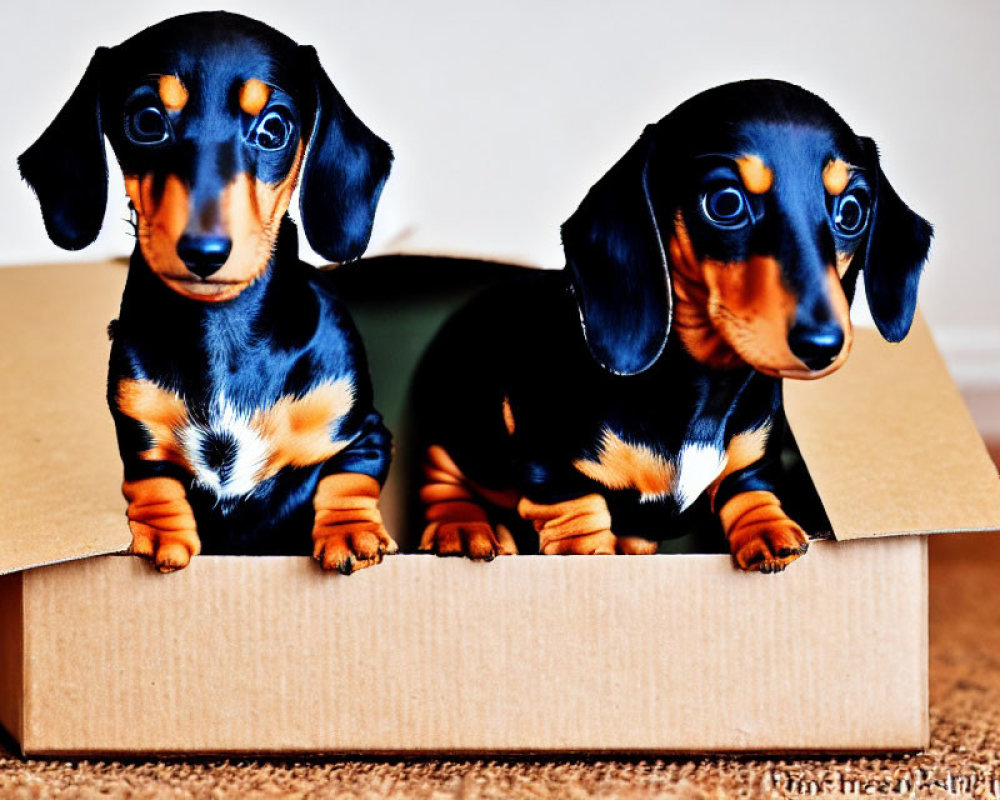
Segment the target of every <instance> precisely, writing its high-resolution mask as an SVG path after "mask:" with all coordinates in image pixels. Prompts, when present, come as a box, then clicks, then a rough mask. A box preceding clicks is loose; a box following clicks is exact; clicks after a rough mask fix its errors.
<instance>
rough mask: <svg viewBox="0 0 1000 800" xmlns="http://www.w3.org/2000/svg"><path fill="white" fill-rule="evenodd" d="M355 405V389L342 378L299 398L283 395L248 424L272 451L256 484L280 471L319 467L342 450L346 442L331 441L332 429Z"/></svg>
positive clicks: (348, 381) (347, 380) (349, 382)
mask: <svg viewBox="0 0 1000 800" xmlns="http://www.w3.org/2000/svg"><path fill="white" fill-rule="evenodd" d="M353 405H354V386H353V384H352V383H351V381H350V380H349V379H346V378H342V379H341V380H338V381H335V382H333V383H327V384H323V385H321V386H318V387H316V388H315V389H313V390H312V391H310V392H309V393H308V394H305V395H303V396H302V397H292V396H289V395H286V396H284V397H282V398H281V399H280V400H278V401H277V402H276V403H274V405H272V406H271V407H270V408H268V409H266V410H264V411H258V412H257V413H256V414H254V416H253V418H252V419H251V421H250V425H251V427H253V428H254V429H256V430H257V432H258V433H260V435H261V437H262V438H263V439H264V441H266V442H267V443H268V444H269V446H270V449H271V455H270V457H269V458H268V459H267V463H266V465H265V466H264V468H263V470H262V471H261V473H260V475H259V476H258V478H257V480H260V481H262V480H266V479H268V478H270V477H272V476H274V475H276V474H277V473H278V471H279V470H280V469H282V468H283V467H288V466H291V467H307V466H310V465H312V464H319V463H321V462H323V461H326V460H327V459H329V458H330V457H332V456H334V455H336V454H337V453H339V452H340V451H341V450H343V449H344V448H345V447H347V445H348V444H349V442H347V441H334V440H331V438H330V433H331V428H332V427H333V425H334V424H335V423H336V422H337V421H338V420H340V419H341V418H343V417H344V416H345V415H346V414H347V412H348V411H350V410H351V407H352V406H353Z"/></svg>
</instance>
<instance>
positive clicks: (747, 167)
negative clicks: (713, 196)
mask: <svg viewBox="0 0 1000 800" xmlns="http://www.w3.org/2000/svg"><path fill="white" fill-rule="evenodd" d="M736 166H737V167H739V170H740V178H742V179H743V185H744V186H746V187H747V191H748V192H751V193H752V194H764V192H766V191H767V190H768V189H770V188H771V186H772V185H774V172H772V171H771V168H770V167H768V166H767V165H766V164H764V162H763V161H761V160H760V156H755V155H747V156H742V157H741V158H737V159H736Z"/></svg>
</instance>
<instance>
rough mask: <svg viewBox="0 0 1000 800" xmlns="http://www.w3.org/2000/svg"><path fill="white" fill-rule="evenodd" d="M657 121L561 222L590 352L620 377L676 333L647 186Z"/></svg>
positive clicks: (640, 366)
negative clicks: (671, 323)
mask: <svg viewBox="0 0 1000 800" xmlns="http://www.w3.org/2000/svg"><path fill="white" fill-rule="evenodd" d="M653 146H654V133H653V128H652V126H650V127H647V128H646V129H645V130H644V131H643V133H642V136H641V137H639V141H638V142H636V143H635V144H634V145H632V147H631V148H630V149H629V151H628V152H627V153H625V155H624V156H622V158H621V160H619V161H618V163H617V164H615V165H614V166H613V167H612V168H611V169H610V170H609V171H608V173H607V174H606V175H605V176H604V177H603V178H601V179H600V180H599V181H598V182H597V183H596V184H595V185H594V186H593V187H592V188H591V190H590V191H589V192H588V193H587V196H586V197H585V198H584V200H583V202H582V203H581V204H580V207H579V208H578V209H577V210H576V212H575V213H574V214H573V216H571V217H570V218H569V219H568V220H567V221H566V222H565V223H564V224H563V226H562V241H563V249H564V250H565V251H566V267H567V269H569V271H570V278H571V280H572V286H573V292H574V294H575V296H576V302H577V305H578V306H579V309H580V320H581V322H582V323H583V334H584V338H585V339H586V341H587V347H588V348H590V353H591V355H593V357H594V358H595V359H596V360H597V362H598V363H599V364H601V366H603V367H604V368H605V369H607V370H609V371H610V372H613V373H616V374H619V375H634V374H635V373H638V372H642V371H643V370H645V369H648V368H649V367H650V365H651V364H652V363H653V362H654V361H655V360H656V358H657V357H658V356H659V355H660V352H661V351H662V350H663V347H664V345H665V344H666V341H667V334H668V333H669V331H670V315H671V306H672V297H671V287H670V276H669V274H668V272H667V260H666V255H665V253H664V250H663V242H662V240H661V237H660V230H659V227H658V226H657V222H656V216H655V214H654V212H653V206H652V202H651V200H650V194H649V186H648V172H649V162H650V158H651V156H652V152H653Z"/></svg>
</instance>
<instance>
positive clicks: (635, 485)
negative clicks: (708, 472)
mask: <svg viewBox="0 0 1000 800" xmlns="http://www.w3.org/2000/svg"><path fill="white" fill-rule="evenodd" d="M573 466H574V467H576V468H577V469H578V470H579V471H580V472H582V473H583V474H584V475H586V476H587V477H588V478H590V479H592V480H595V481H597V482H598V483H600V484H602V485H604V486H607V487H608V488H609V489H636V490H638V491H639V492H641V493H642V494H643V495H649V496H662V495H667V494H669V493H670V491H671V490H672V487H673V482H674V475H675V469H674V465H673V464H672V463H671V462H670V460H669V459H666V458H664V457H663V456H661V455H659V454H657V453H654V452H653V451H652V450H651V449H650V448H649V447H646V446H644V445H635V444H629V443H628V442H625V441H622V439H620V438H619V437H618V436H617V435H616V434H615V433H614V432H613V431H611V430H609V429H607V428H605V429H604V431H603V433H602V434H601V440H600V443H599V445H598V456H597V460H591V459H583V458H580V459H577V460H576V461H574V462H573Z"/></svg>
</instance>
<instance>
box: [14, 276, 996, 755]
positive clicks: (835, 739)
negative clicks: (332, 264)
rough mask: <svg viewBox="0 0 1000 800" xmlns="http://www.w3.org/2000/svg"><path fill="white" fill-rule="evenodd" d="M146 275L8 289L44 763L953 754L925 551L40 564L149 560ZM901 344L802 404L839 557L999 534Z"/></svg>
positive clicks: (23, 698)
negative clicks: (112, 384)
mask: <svg viewBox="0 0 1000 800" xmlns="http://www.w3.org/2000/svg"><path fill="white" fill-rule="evenodd" d="M124 273H125V270H124V268H123V267H122V266H120V265H116V264H102V265H93V266H85V265H73V266H66V267H52V268H44V269H31V270H3V271H0V341H2V342H3V343H4V347H3V348H0V358H2V359H3V361H0V368H2V369H4V370H5V377H4V392H3V394H2V395H0V437H2V440H3V441H4V442H5V445H6V446H5V447H4V448H3V450H0V569H2V570H3V571H7V572H12V573H13V574H9V575H7V576H5V577H3V578H2V579H0V722H2V723H3V725H4V726H5V727H6V728H7V729H8V730H10V731H11V732H12V733H13V734H14V735H15V737H16V738H17V739H18V741H19V742H20V744H21V746H22V748H23V749H24V751H25V752H27V753H62V754H66V753H118V754H122V753H135V752H143V753H181V752H185V753H194V752H262V753H263V752H267V753H276V752H282V753H283V752H379V753H387V752H392V753H432V752H461V753H468V752H527V751H533V752H566V751H593V752H613V751H617V752H643V753H661V752H681V751H705V750H738V751H771V752H775V751H783V752H788V751H862V750H874V751H885V750H900V749H916V748H919V747H921V746H923V745H924V744H926V742H927V736H928V722H927V718H928V717H927V697H926V686H927V675H926V666H927V639H926V622H927V620H926V616H927V615H926V589H927V578H926V544H925V540H924V538H923V537H921V536H907V537H897V538H891V539H873V540H869V541H857V542H846V543H833V542H818V543H816V544H815V545H814V547H813V548H812V549H811V551H810V552H809V554H808V555H806V557H805V558H803V559H801V560H800V561H799V562H797V563H796V564H794V565H793V566H792V567H790V568H789V569H788V570H787V571H786V572H784V573H782V574H780V575H770V576H765V575H759V574H750V575H747V574H743V573H740V572H738V571H736V570H734V569H733V567H732V565H731V564H730V561H729V559H728V557H725V556H710V555H705V556H700V555H682V556H651V557H643V558H638V557H602V558H595V557H589V558H588V557H584V558H542V557H528V556H524V557H517V558H505V559H498V560H497V561H495V562H493V563H492V564H473V563H469V562H466V561H463V560H453V559H437V558H434V557H430V556H395V557H393V558H391V559H389V560H388V561H387V562H386V563H384V564H383V565H380V566H378V567H376V568H373V569H369V570H364V571H362V572H360V573H358V574H356V575H353V576H350V577H345V576H341V575H338V574H324V573H323V572H322V571H321V570H319V569H318V567H317V566H316V565H315V564H313V563H312V562H311V561H309V560H308V559H301V558H241V557H230V558H226V557H218V558H208V557H198V558H196V559H194V561H193V562H192V564H191V566H190V567H188V568H187V569H185V570H183V571H181V572H179V573H176V574H173V575H166V576H163V575H159V574H157V573H155V572H154V571H152V570H151V569H150V568H149V565H148V564H146V563H145V562H142V561H139V560H137V559H133V558H131V557H128V556H104V557H102V558H93V559H87V560H83V561H76V562H75V563H68V564H59V565H55V566H45V567H42V568H37V569H31V570H29V571H27V572H18V570H22V569H24V568H25V567H27V566H32V565H38V564H45V563H50V562H55V561H66V560H73V559H78V558H81V557H82V556H85V555H91V554H93V553H97V552H113V551H116V550H121V549H123V548H124V547H125V546H127V544H128V533H127V528H126V526H125V523H124V517H123V511H124V503H123V501H122V500H121V498H120V495H119V491H118V486H119V481H120V469H121V467H120V463H119V461H118V457H117V454H116V452H115V450H114V436H113V432H112V426H111V423H110V415H109V414H108V412H107V410H106V408H105V406H104V387H103V383H104V373H105V368H106V367H105V361H106V354H107V349H108V345H107V342H106V340H105V339H104V338H103V330H104V327H105V325H106V323H107V321H108V320H109V319H110V318H111V317H112V316H114V311H115V307H116V305H117V302H118V298H119V296H120V291H121V285H122V283H123V281H124ZM881 347H882V345H881V344H880V343H879V341H878V340H877V338H876V337H875V336H874V335H871V336H868V335H866V334H865V332H859V335H858V340H857V343H856V346H855V352H854V354H853V355H852V357H851V360H849V362H848V366H847V367H846V368H845V371H843V374H844V375H845V376H846V377H845V378H844V380H842V381H839V382H838V381H836V378H837V376H834V377H833V378H827V379H824V380H823V381H818V382H816V383H815V384H813V385H810V386H809V387H807V392H804V393H802V394H801V396H799V393H798V386H799V385H798V384H796V385H795V389H793V390H792V391H790V392H789V398H788V406H789V416H790V418H791V420H792V424H793V429H794V432H795V434H796V437H797V438H798V439H799V444H800V447H801V449H802V452H803V455H804V457H805V459H806V462H807V464H808V466H809V468H810V471H811V473H812V474H813V478H814V480H815V482H816V484H817V489H818V490H819V493H820V496H821V497H822V499H823V503H824V505H825V506H826V510H827V512H828V515H829V517H830V519H831V521H832V523H833V526H834V529H835V533H836V534H837V536H838V538H842V539H843V538H852V537H853V538H858V537H862V536H868V535H871V534H890V533H894V534H903V533H918V532H927V531H932V530H954V529H970V528H1000V503H998V502H997V492H998V487H997V478H996V471H995V470H994V469H993V467H992V465H991V464H986V463H984V461H983V459H982V457H981V456H982V444H981V442H980V441H979V439H978V437H977V436H976V435H975V433H974V430H973V429H972V428H971V422H970V421H969V419H968V417H967V415H965V413H964V409H962V407H961V405H960V402H958V401H957V395H955V393H954V389H953V387H952V386H951V383H950V381H949V379H948V377H947V373H946V372H945V371H944V370H943V365H941V363H940V359H939V357H938V356H937V355H936V353H935V352H934V350H933V345H932V343H931V341H930V339H929V337H928V336H927V334H926V332H925V330H924V328H923V326H922V323H918V325H917V326H916V327H915V333H914V336H913V339H912V342H911V343H910V344H908V345H904V346H902V347H903V348H908V349H900V350H898V351H896V350H893V351H892V352H891V353H889V354H884V355H883V354H881V353H880V352H879V349H880V348H881ZM897 353H902V354H903V356H902V358H903V359H908V361H904V362H901V364H900V365H896V366H887V363H888V362H890V361H891V360H892V359H893V358H895V356H896V355H897ZM907 364H908V365H909V366H907ZM847 370H850V371H847ZM839 374H840V373H838V375H839ZM880 374H881V375H884V376H886V378H885V381H884V389H883V388H877V389H872V386H873V385H875V384H876V382H877V381H878V380H879V376H880ZM914 376H916V377H914ZM855 387H857V388H855ZM925 390H926V392H927V393H928V396H929V397H931V398H933V399H932V400H929V401H927V402H926V403H924V402H923V400H922V399H920V398H915V397H914V395H915V394H920V395H921V397H923V393H924V392H925ZM857 393H860V395H858V396H856V395H857ZM873 393H874V396H873ZM911 403H913V404H915V405H911ZM894 410H898V411H899V419H901V420H904V421H908V424H906V425H904V424H903V423H900V424H899V425H896V423H889V422H887V421H886V420H887V418H888V417H891V416H892V413H893V411H894ZM876 412H877V413H876ZM842 418H843V419H842ZM845 419H846V420H848V422H845V421H844V420H845ZM850 420H853V421H854V423H856V425H857V429H856V428H855V426H854V424H852V423H851V422H850ZM918 423H919V427H918V429H917V430H916V431H914V429H913V425H915V424H918ZM900 426H902V427H900ZM856 430H862V431H864V435H863V436H860V437H859V436H858V435H857V432H856ZM914 434H916V435H914ZM824 443H826V444H824ZM827 444H829V445H830V446H829V447H828V446H826V445H827ZM941 448H944V449H946V450H949V452H948V453H947V455H940V453H939V450H940V449H941ZM938 457H940V458H942V459H945V462H944V463H945V465H946V466H945V468H944V469H942V470H939V471H938V472H936V473H935V472H932V470H936V469H937V464H936V463H932V462H933V461H934V459H935V458H938ZM901 462H907V463H905V464H903V463H901ZM911 468H912V469H911ZM896 469H900V470H901V471H902V474H903V475H904V477H903V478H898V479H897V478H894V477H893V475H894V474H895V470H896ZM955 470H959V473H958V474H959V475H960V476H961V477H960V479H958V480H956V474H955ZM910 474H912V476H913V479H914V481H917V482H914V483H913V484H912V486H913V487H916V488H915V490H914V491H911V490H909V489H908V488H907V486H908V485H910V484H909V479H907V478H906V477H905V476H906V475H910ZM936 480H940V481H943V484H942V485H943V488H942V489H940V490H937V489H935V491H930V490H928V489H926V488H925V486H926V484H933V485H934V486H935V487H936V486H937V484H936V483H935V481H936ZM919 481H924V482H923V483H920V482H919ZM873 484H878V486H879V487H880V488H879V489H877V490H875V491H869V487H870V486H871V485H873ZM855 485H857V490H854V489H851V488H850V487H852V486H855ZM967 487H971V489H970V490H969V491H968V492H966V488H967ZM852 498H853V501H852ZM852 505H856V506H860V508H852Z"/></svg>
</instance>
